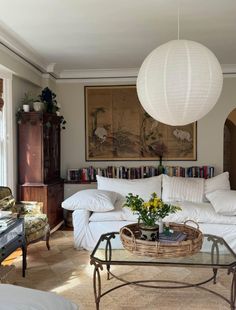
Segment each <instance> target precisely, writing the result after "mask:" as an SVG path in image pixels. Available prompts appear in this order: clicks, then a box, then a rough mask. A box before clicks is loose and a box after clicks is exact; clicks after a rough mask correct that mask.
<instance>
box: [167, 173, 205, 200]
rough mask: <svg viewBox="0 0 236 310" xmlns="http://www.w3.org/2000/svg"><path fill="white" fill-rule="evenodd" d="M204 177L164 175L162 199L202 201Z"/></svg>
mask: <svg viewBox="0 0 236 310" xmlns="http://www.w3.org/2000/svg"><path fill="white" fill-rule="evenodd" d="M203 195H204V179H202V178H183V177H169V176H168V175H163V190H162V200H164V201H170V202H171V201H191V202H202V201H203Z"/></svg>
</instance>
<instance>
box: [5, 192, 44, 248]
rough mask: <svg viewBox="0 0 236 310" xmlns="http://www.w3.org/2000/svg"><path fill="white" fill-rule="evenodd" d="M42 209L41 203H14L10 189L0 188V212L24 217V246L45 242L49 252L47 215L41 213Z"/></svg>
mask: <svg viewBox="0 0 236 310" xmlns="http://www.w3.org/2000/svg"><path fill="white" fill-rule="evenodd" d="M42 207H43V204H42V203H41V202H33V201H32V202H30V201H21V202H16V201H15V199H14V197H13V196H12V192H11V189H10V188H9V187H4V186H0V211H11V212H12V213H14V214H16V215H17V216H18V217H24V223H25V239H26V244H27V245H29V244H30V243H34V242H37V241H40V240H45V241H46V246H47V248H48V250H49V249H50V246H49V238H50V227H49V224H48V218H47V215H46V214H44V213H42Z"/></svg>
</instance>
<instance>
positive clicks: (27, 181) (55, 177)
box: [18, 112, 64, 228]
mask: <svg viewBox="0 0 236 310" xmlns="http://www.w3.org/2000/svg"><path fill="white" fill-rule="evenodd" d="M18 180H19V197H18V198H19V199H20V200H26V201H29V200H35V201H42V202H43V206H44V212H45V213H46V214H47V215H48V220H49V224H50V226H51V228H53V227H55V226H56V225H57V224H59V223H60V221H62V213H63V212H62V208H61V202H62V201H63V197H64V194H63V180H62V179H61V178H60V117H59V116H57V115H56V114H51V113H43V112H22V113H20V114H19V120H18Z"/></svg>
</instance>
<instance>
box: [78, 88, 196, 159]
mask: <svg viewBox="0 0 236 310" xmlns="http://www.w3.org/2000/svg"><path fill="white" fill-rule="evenodd" d="M84 91H85V127H86V128H85V135H86V137H85V139H86V160H87V161H108V160H109V161H123V160H124V161H129V160H145V161H147V160H158V159H159V158H160V156H161V157H162V158H163V159H164V160H189V161H190V160H191V161H192V160H197V150H196V138H197V123H196V122H195V123H191V124H188V125H185V126H169V125H165V124H162V123H160V122H158V121H156V120H154V119H153V118H152V117H151V116H150V115H149V114H147V113H146V112H145V111H144V109H143V108H142V106H141V104H140V102H139V99H138V96H137V91H136V86H135V85H129V86H127V85H125V86H85V89H84Z"/></svg>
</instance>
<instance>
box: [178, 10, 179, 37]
mask: <svg viewBox="0 0 236 310" xmlns="http://www.w3.org/2000/svg"><path fill="white" fill-rule="evenodd" d="M178 40H179V6H178Z"/></svg>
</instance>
